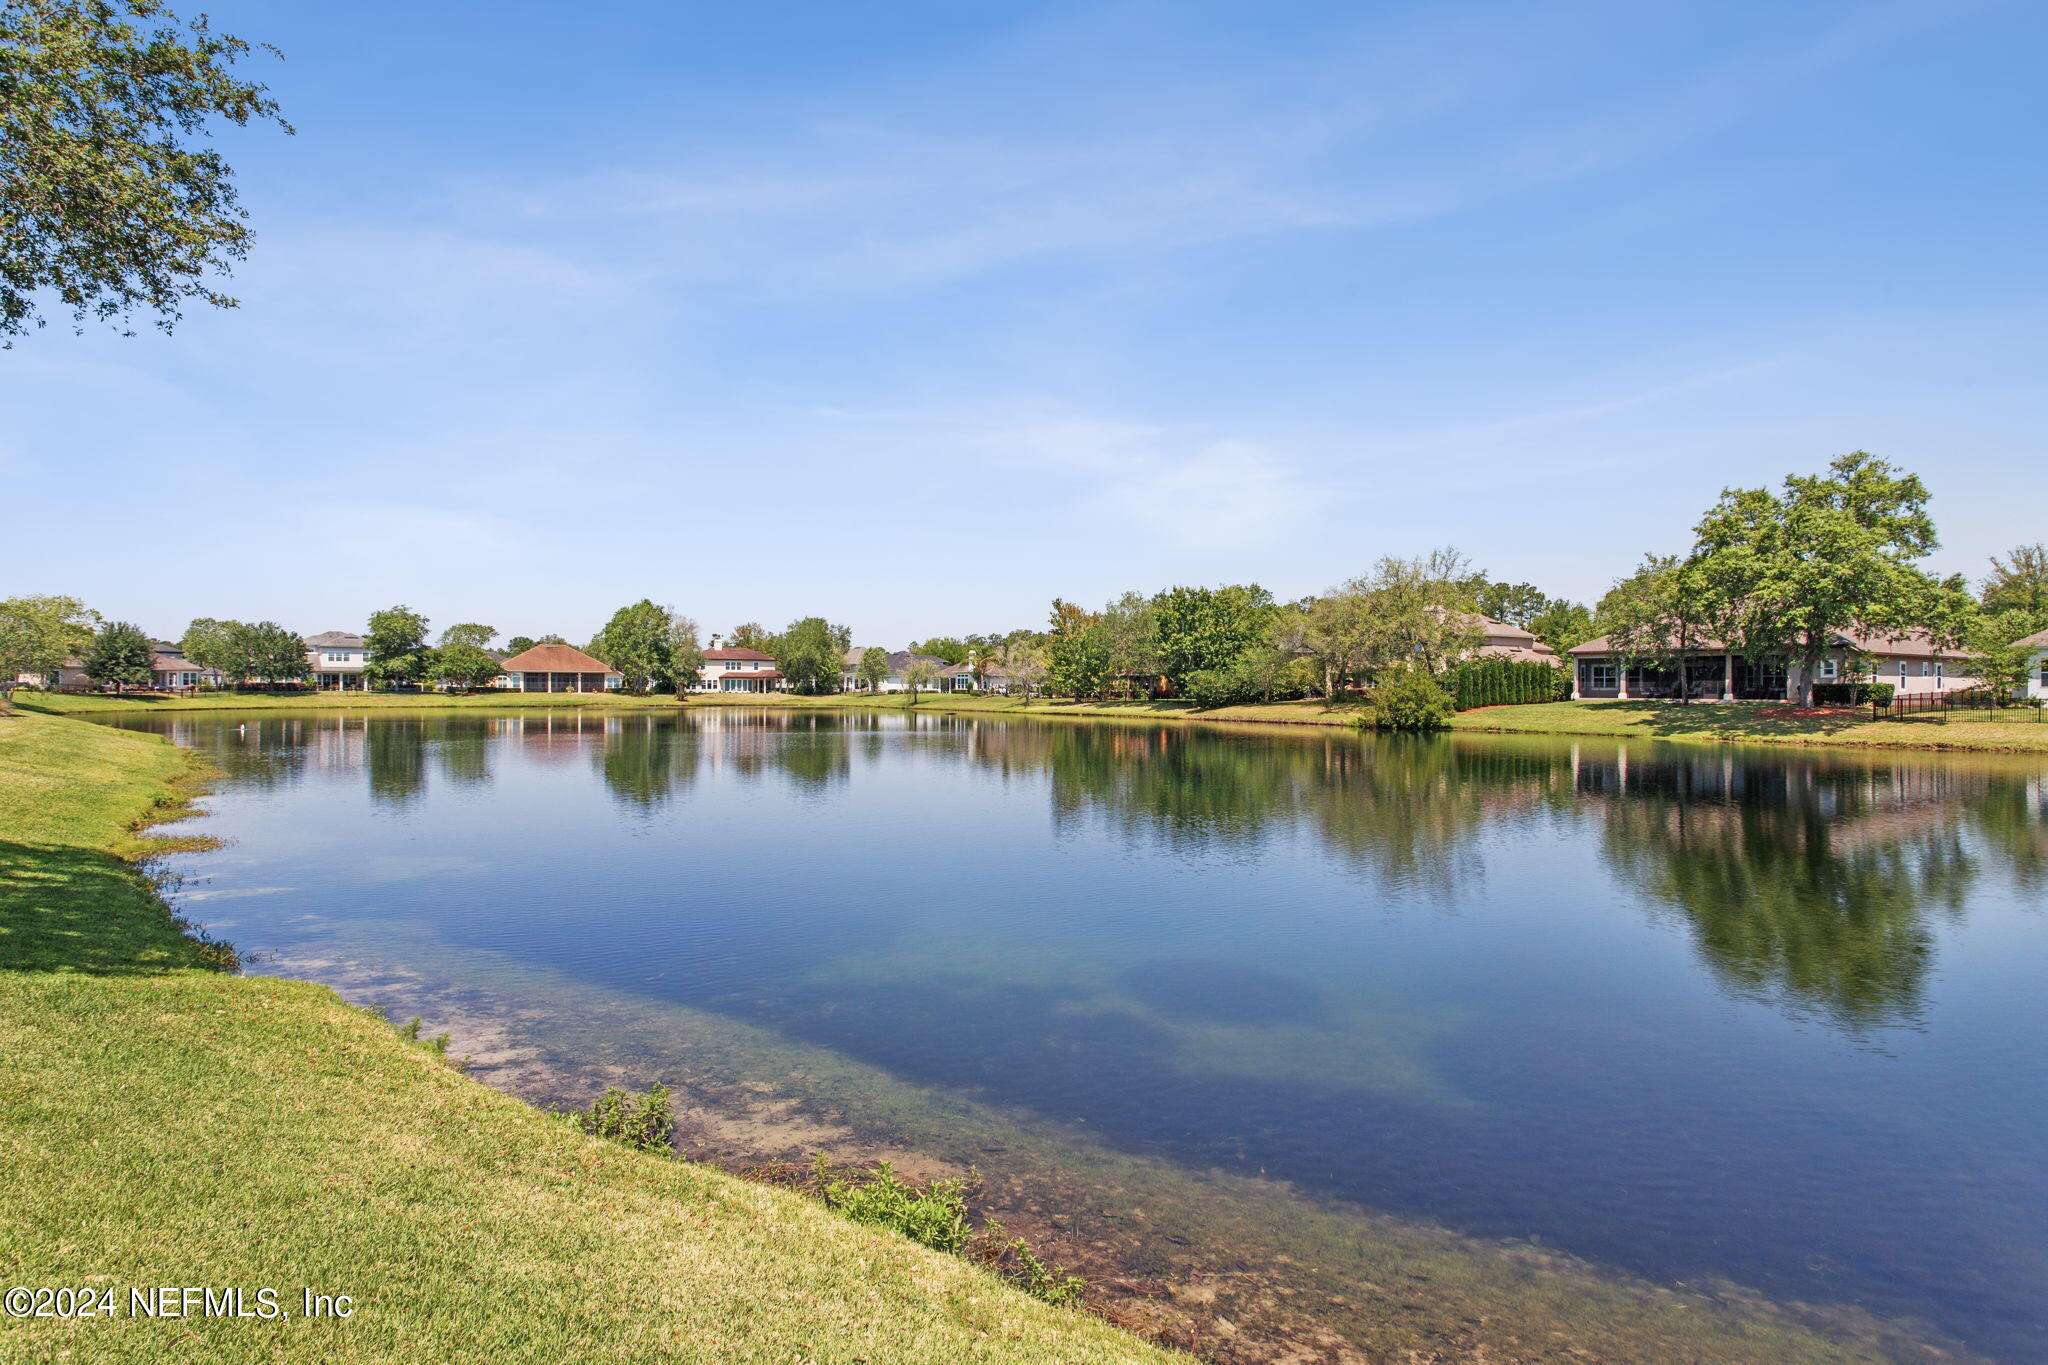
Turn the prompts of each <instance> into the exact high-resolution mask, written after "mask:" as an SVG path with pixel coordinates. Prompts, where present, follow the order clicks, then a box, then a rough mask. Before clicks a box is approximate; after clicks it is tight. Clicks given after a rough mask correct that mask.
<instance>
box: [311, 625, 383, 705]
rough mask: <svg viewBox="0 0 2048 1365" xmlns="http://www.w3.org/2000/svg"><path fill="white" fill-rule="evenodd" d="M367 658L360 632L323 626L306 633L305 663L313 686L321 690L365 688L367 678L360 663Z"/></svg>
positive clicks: (337, 690) (367, 688)
mask: <svg viewBox="0 0 2048 1365" xmlns="http://www.w3.org/2000/svg"><path fill="white" fill-rule="evenodd" d="M369 662H370V646H369V644H368V642H367V641H365V640H364V639H363V637H362V636H360V635H352V634H350V633H349V632H348V631H345V630H324V631H322V632H320V633H319V634H318V635H308V636H307V637H306V665H307V671H308V672H309V673H310V674H311V675H312V678H313V686H315V687H317V688H319V689H321V690H322V691H325V692H365V691H368V690H369V686H370V680H369V678H368V677H366V676H365V675H364V673H363V666H364V665H365V664H367V663H369Z"/></svg>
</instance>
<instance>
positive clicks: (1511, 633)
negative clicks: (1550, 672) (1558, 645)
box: [1472, 615, 1562, 664]
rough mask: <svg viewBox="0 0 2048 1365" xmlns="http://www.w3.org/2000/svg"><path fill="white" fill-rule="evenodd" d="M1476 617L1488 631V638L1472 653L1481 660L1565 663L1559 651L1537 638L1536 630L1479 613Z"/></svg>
mask: <svg viewBox="0 0 2048 1365" xmlns="http://www.w3.org/2000/svg"><path fill="white" fill-rule="evenodd" d="M1472 619H1473V620H1475V621H1477V622H1478V623H1479V627H1480V629H1481V630H1484V631H1485V632H1486V638H1485V640H1483V641H1481V643H1480V645H1479V648H1478V649H1476V650H1474V651H1473V653H1474V655H1475V656H1476V657H1478V658H1482V659H1510V660H1513V661H1514V662H1515V663H1522V664H1554V663H1559V662H1562V661H1561V660H1560V659H1559V658H1558V657H1557V651H1556V650H1554V649H1552V648H1551V647H1550V646H1549V645H1546V644H1544V643H1543V641H1541V640H1539V639H1537V638H1536V634H1535V632H1533V631H1528V630H1524V629H1522V628H1521V627H1520V626H1517V625H1513V624H1510V623H1509V622H1506V621H1496V620H1495V619H1494V618H1493V617H1491V616H1477V615H1475V616H1474V617H1473V618H1472Z"/></svg>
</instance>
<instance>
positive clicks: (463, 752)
mask: <svg viewBox="0 0 2048 1365" xmlns="http://www.w3.org/2000/svg"><path fill="white" fill-rule="evenodd" d="M430 742H431V743H432V745H433V748H434V759H435V762H436V765H437V766H438V767H439V768H440V770H441V776H442V777H444V778H446V779H447V780H448V781H449V782H451V783H455V784H457V785H459V786H465V787H471V786H478V785H481V784H485V783H488V782H489V781H490V780H491V726H490V722H489V721H486V720H484V719H483V718H481V717H479V716H436V717H435V718H434V720H433V722H432V728H431V731H430Z"/></svg>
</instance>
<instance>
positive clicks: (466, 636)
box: [426, 621, 503, 690]
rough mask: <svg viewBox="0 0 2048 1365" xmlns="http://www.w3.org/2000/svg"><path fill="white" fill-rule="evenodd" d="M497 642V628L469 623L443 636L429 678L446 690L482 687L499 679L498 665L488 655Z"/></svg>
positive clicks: (455, 627) (430, 665) (451, 629)
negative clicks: (492, 680) (494, 641)
mask: <svg viewBox="0 0 2048 1365" xmlns="http://www.w3.org/2000/svg"><path fill="white" fill-rule="evenodd" d="M497 638H498V628H497V627H496V626H486V625H479V624H477V623H476V622H473V621H467V622H464V623H462V624H461V625H454V626H450V627H448V629H446V630H444V631H442V632H441V642H440V644H439V645H437V646H435V648H434V651H433V655H432V657H431V658H430V659H429V660H428V663H427V670H426V676H427V677H428V678H430V679H432V680H433V681H435V682H437V683H440V684H441V685H443V686H444V687H457V688H463V689H465V690H467V689H470V688H477V687H483V686H485V685H486V684H488V683H489V682H490V681H491V679H493V678H495V677H497V676H498V674H499V673H500V672H502V671H503V670H501V669H500V668H499V667H498V661H497V660H496V659H494V658H492V657H491V656H490V654H489V653H488V651H489V649H490V647H491V641H493V640H495V639H497Z"/></svg>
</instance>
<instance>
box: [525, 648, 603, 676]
mask: <svg viewBox="0 0 2048 1365" xmlns="http://www.w3.org/2000/svg"><path fill="white" fill-rule="evenodd" d="M500 667H502V668H503V669H504V670H505V671H506V672H507V673H617V672H618V671H619V670H618V669H616V668H613V667H612V666H611V665H610V664H608V663H606V662H605V661H604V660H602V659H593V658H591V657H590V656H589V655H588V654H585V653H584V652H583V651H582V650H580V649H572V648H570V647H569V646H568V645H535V646H534V647H533V648H532V649H529V650H524V651H522V652H520V653H518V654H514V655H513V656H512V657H511V658H509V659H507V660H505V662H504V663H503V664H501V665H500Z"/></svg>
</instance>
